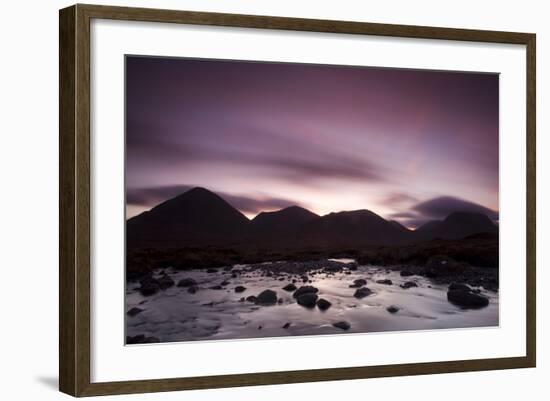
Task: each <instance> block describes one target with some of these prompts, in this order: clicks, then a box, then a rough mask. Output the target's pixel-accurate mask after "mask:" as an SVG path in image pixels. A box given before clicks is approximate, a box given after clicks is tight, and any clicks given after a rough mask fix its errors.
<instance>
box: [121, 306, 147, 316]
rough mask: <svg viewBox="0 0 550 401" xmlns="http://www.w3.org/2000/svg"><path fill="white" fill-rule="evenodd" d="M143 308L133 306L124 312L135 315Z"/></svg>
mask: <svg viewBox="0 0 550 401" xmlns="http://www.w3.org/2000/svg"><path fill="white" fill-rule="evenodd" d="M144 310H145V309H141V308H138V307H133V308H132V309H130V310H129V311H128V312H126V314H127V315H128V316H135V315H137V314H138V313H141V312H143V311H144Z"/></svg>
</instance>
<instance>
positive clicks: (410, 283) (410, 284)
mask: <svg viewBox="0 0 550 401" xmlns="http://www.w3.org/2000/svg"><path fill="white" fill-rule="evenodd" d="M399 287H401V288H403V289H404V290H408V289H409V288H412V287H418V284H416V283H415V282H414V281H405V282H404V283H403V284H401V285H400V286H399Z"/></svg>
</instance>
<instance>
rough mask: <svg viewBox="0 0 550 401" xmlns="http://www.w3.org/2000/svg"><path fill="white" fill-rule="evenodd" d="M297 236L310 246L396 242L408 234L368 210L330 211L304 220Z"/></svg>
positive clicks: (401, 240) (400, 241)
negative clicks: (318, 216)
mask: <svg viewBox="0 0 550 401" xmlns="http://www.w3.org/2000/svg"><path fill="white" fill-rule="evenodd" d="M299 238H300V239H301V240H302V241H303V242H304V243H305V244H308V245H313V246H332V245H341V246H350V245H354V246H355V245H387V244H400V243H403V242H405V241H406V240H407V238H408V235H407V233H406V232H405V231H403V230H402V229H401V228H399V227H397V226H395V225H394V224H392V223H390V222H389V221H387V220H385V219H383V218H382V217H380V216H379V215H377V214H376V213H373V212H371V211H370V210H364V209H363V210H354V211H345V212H339V213H330V214H328V215H326V216H322V217H320V218H318V219H316V220H313V221H311V222H309V223H306V224H305V225H304V226H303V227H302V229H301V230H300V234H299Z"/></svg>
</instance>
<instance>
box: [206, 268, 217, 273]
mask: <svg viewBox="0 0 550 401" xmlns="http://www.w3.org/2000/svg"><path fill="white" fill-rule="evenodd" d="M206 272H207V273H217V272H218V269H214V268H213V267H211V268H209V269H206Z"/></svg>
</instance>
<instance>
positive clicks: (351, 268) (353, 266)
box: [348, 263, 357, 271]
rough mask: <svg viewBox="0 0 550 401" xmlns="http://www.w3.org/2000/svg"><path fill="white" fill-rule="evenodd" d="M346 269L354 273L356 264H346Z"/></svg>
mask: <svg viewBox="0 0 550 401" xmlns="http://www.w3.org/2000/svg"><path fill="white" fill-rule="evenodd" d="M348 269H350V270H351V271H356V270H357V263H348Z"/></svg>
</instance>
